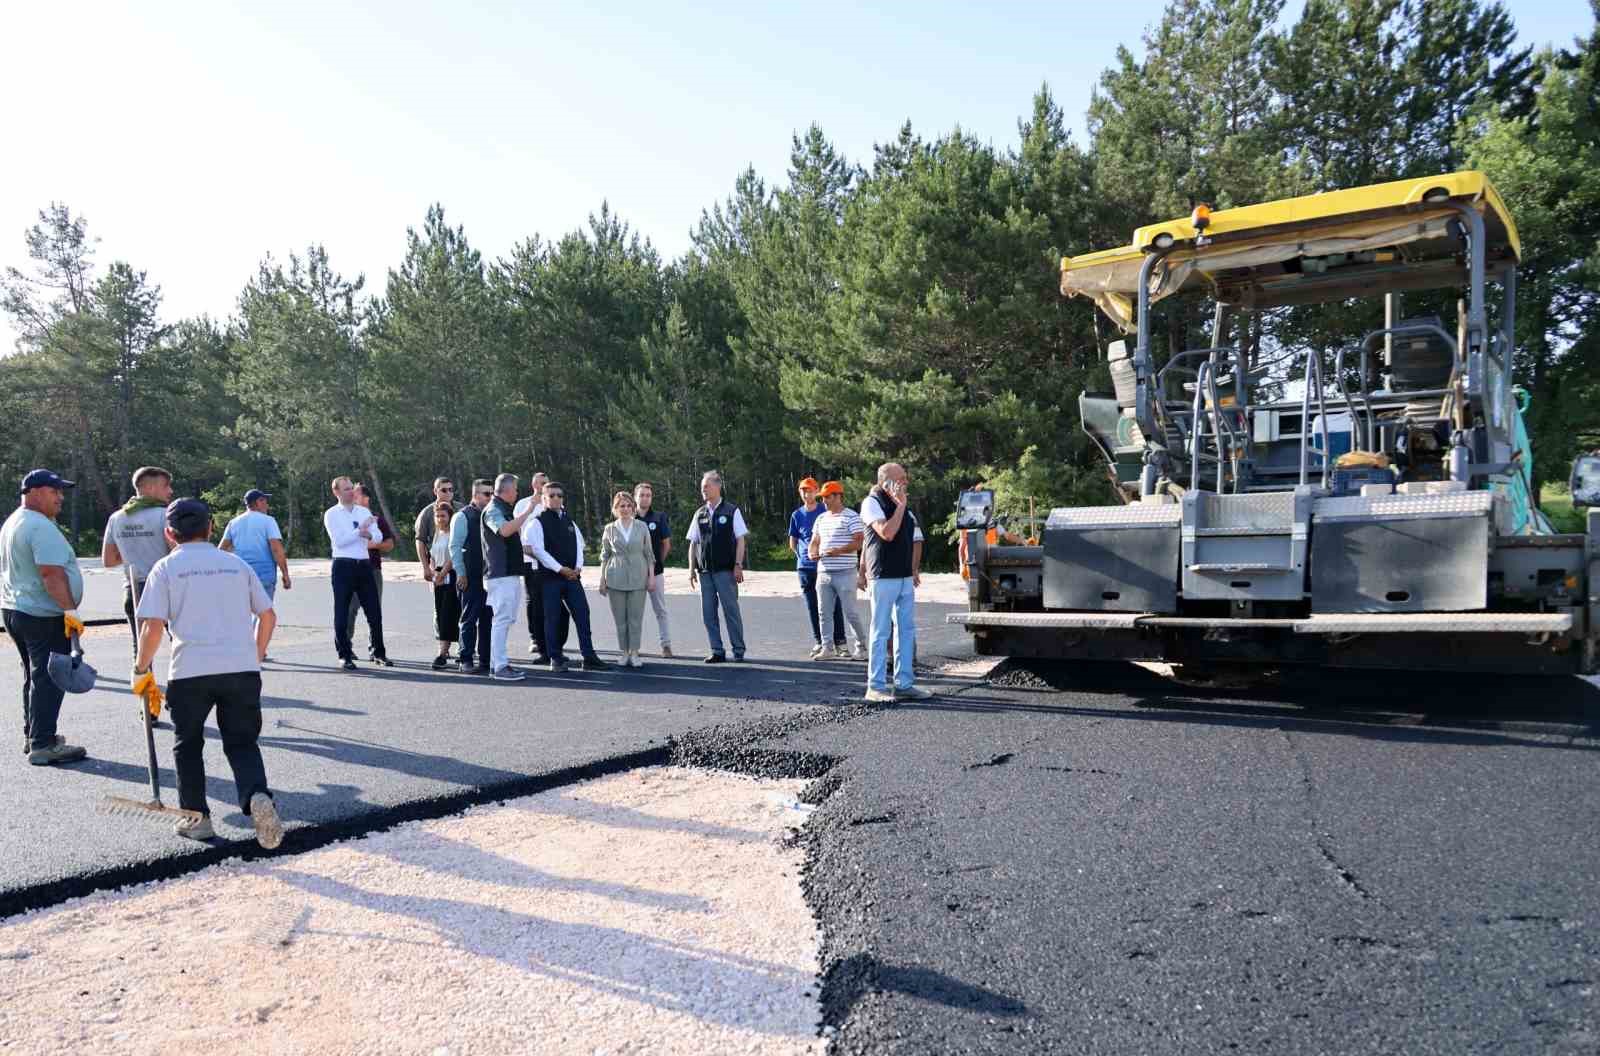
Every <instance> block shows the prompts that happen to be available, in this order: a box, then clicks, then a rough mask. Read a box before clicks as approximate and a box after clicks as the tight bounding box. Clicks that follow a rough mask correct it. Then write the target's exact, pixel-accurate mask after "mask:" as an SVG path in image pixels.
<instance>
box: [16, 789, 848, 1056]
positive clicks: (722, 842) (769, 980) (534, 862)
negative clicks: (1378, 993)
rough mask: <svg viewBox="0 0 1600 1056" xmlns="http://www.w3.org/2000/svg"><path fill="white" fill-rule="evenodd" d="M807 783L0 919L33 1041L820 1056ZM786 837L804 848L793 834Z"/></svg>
mask: <svg viewBox="0 0 1600 1056" xmlns="http://www.w3.org/2000/svg"><path fill="white" fill-rule="evenodd" d="M803 784H804V782H801V781H794V780H790V781H773V780H757V779H752V778H746V777H738V776H733V775H729V774H717V773H709V772H705V771H698V770H686V769H679V768H647V769H641V770H635V771H632V772H630V773H625V774H618V775H614V776H611V777H606V778H602V779H599V780H596V781H593V782H588V783H584V784H578V785H573V786H569V787H566V788H563V789H559V790H554V791H550V792H546V793H542V794H540V795H535V796H530V797H526V798H523V799H517V800H512V801H510V802H506V803H500V804H494V805H490V806H483V807H478V808H475V809H472V810H469V811H466V812H465V813H462V814H459V815H455V816H452V817H448V818H440V819H435V820H431V821H425V822H413V823H409V824H406V825H401V826H398V827H396V828H394V829H392V830H389V831H387V832H382V833H377V834H374V835H371V836H368V837H366V838H363V839H359V840H352V841H348V842H345V843H340V844H336V845H333V846H329V847H324V848H321V849H319V850H315V851H310V852H307V853H304V854H300V855H297V856H294V857H279V858H274V859H270V860H262V861H255V862H249V863H240V862H232V863H227V864H223V865H218V866H213V867H211V868H208V869H205V870H203V871H201V872H199V873H195V874H193V875H190V876H187V877H183V878H181V879H175V880H171V881H167V882H163V883H155V884H145V885H141V886H138V887H134V888H130V889H128V890H126V891H122V892H119V893H116V894H97V895H92V896H89V897H87V898H83V899H77V900H74V901H71V902H68V903H65V904H63V905H60V906H57V907H54V908H51V909H48V910H41V911H36V912H33V913H29V914H26V915H24V916H21V917H17V918H14V919H12V920H10V921H7V922H5V923H4V924H3V925H0V966H3V967H0V974H3V977H4V980H5V986H6V992H7V1000H6V1001H5V1002H4V1003H0V1037H3V1038H5V1044H4V1047H5V1050H6V1051H7V1052H17V1053H39V1054H46V1053H52V1054H53V1053H58V1052H62V1051H78V1052H95V1053H106V1054H119V1053H130V1054H132V1053H180V1052H194V1051H196V1050H197V1049H201V1048H206V1049H210V1050H212V1051H227V1052H273V1053H283V1054H293V1053H307V1054H324V1053H352V1054H354V1053H370V1052H380V1051H381V1052H393V1053H425V1054H442V1053H492V1052H519V1053H550V1054H558V1053H559V1054H566V1053H572V1052H577V1051H582V1052H607V1053H645V1052H649V1053H667V1054H673V1053H678V1054H685V1056H688V1054H696V1056H698V1054H707V1056H716V1054H723V1053H749V1052H761V1053H772V1054H777V1056H788V1054H794V1056H802V1054H814V1053H819V1052H820V1051H821V1049H822V1043H821V1042H820V1040H819V1039H818V1036H817V1035H818V1027H819V1022H818V1019H819V1012H818V1004H817V997H816V993H817V969H818V964H817V939H816V930H815V924H814V921H813V919H812V917H811V914H810V911H809V909H808V908H807V906H806V904H805V902H804V899H803V897H802V895H801V891H800V884H799V879H800V877H799V872H800V864H801V862H800V856H801V852H800V851H799V849H798V848H797V847H796V846H795V844H794V842H793V840H792V835H793V827H794V826H795V825H796V824H797V823H798V819H799V818H801V817H803V815H802V814H800V813H799V812H797V811H796V810H795V809H794V806H793V802H794V797H795V795H796V793H797V792H798V791H799V790H800V789H801V787H802V786H803ZM786 837H790V838H786Z"/></svg>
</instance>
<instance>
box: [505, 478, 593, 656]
mask: <svg viewBox="0 0 1600 1056" xmlns="http://www.w3.org/2000/svg"><path fill="white" fill-rule="evenodd" d="M565 504H566V489H564V488H563V487H562V486H561V485H560V484H557V483H555V482H554V481H552V482H550V483H548V484H546V485H545V486H544V501H543V502H542V503H541V504H540V505H541V506H543V507H544V508H543V510H542V511H541V512H540V514H539V516H537V517H530V518H528V523H527V525H526V527H525V528H524V530H523V549H524V550H525V551H526V552H527V553H528V554H530V555H531V556H532V557H533V559H534V561H536V562H537V563H538V564H539V566H540V568H542V569H543V570H544V571H545V573H546V575H545V577H544V582H543V589H544V633H545V639H546V641H553V642H556V646H555V648H556V651H555V653H554V654H552V655H551V657H550V670H552V671H565V670H566V668H567V658H566V657H565V656H564V655H563V654H562V646H561V643H560V640H559V639H558V638H557V637H556V634H557V628H556V621H557V619H558V618H559V616H560V615H561V614H563V613H565V612H571V614H572V622H573V624H574V625H575V626H576V627H577V628H578V649H579V651H580V652H581V653H582V654H583V669H584V670H585V671H603V670H605V669H606V668H608V667H610V666H611V665H610V664H608V663H606V662H605V661H604V660H602V659H600V656H599V654H598V653H596V652H595V651H594V641H593V639H592V638H591V637H590V634H589V598H588V596H587V595H585V594H584V592H583V533H582V532H581V531H579V530H578V526H577V525H576V524H575V523H573V520H572V518H571V517H569V516H567V511H566V510H565V509H563V508H562V507H563V506H564V505H565Z"/></svg>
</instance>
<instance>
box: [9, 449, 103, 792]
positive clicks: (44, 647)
mask: <svg viewBox="0 0 1600 1056" xmlns="http://www.w3.org/2000/svg"><path fill="white" fill-rule="evenodd" d="M72 486H73V482H72V481H70V480H63V479H62V478H61V477H59V476H57V475H56V474H54V473H52V472H50V471H49V470H48V469H36V470H34V471H33V472H32V473H29V474H28V475H27V476H26V477H23V478H22V505H21V506H19V507H17V509H16V511H15V512H13V513H12V514H11V516H10V517H7V518H6V522H5V526H4V527H3V528H0V617H3V618H4V622H5V628H6V634H7V635H8V636H10V638H11V640H12V641H13V642H15V643H16V645H17V653H18V655H19V656H21V658H22V742H23V751H25V752H27V754H28V762H30V763H32V764H33V765H34V766H50V765H52V764H55V763H71V762H76V761H77V760H79V759H82V758H83V757H84V756H86V755H88V754H89V753H88V752H86V751H84V750H83V749H82V748H80V747H78V746H77V745H74V744H68V743H66V739H65V738H63V737H60V736H58V735H57V734H56V720H57V719H58V718H59V717H60V715H61V701H62V699H63V693H62V691H61V687H60V686H58V685H56V684H55V682H54V681H53V680H52V679H51V678H50V674H49V671H48V666H49V663H50V654H51V653H65V652H68V651H69V650H70V649H71V648H72V646H71V643H70V641H69V637H70V636H71V635H74V634H82V633H83V621H82V620H80V619H78V603H79V602H81V601H82V600H83V573H82V572H80V571H79V570H78V558H77V555H76V554H74V553H73V552H72V544H71V543H69V542H67V537H66V536H65V535H62V534H61V529H60V528H58V527H56V515H57V514H59V513H60V512H61V503H62V501H63V500H64V499H65V497H66V490H67V489H68V488H70V487H72Z"/></svg>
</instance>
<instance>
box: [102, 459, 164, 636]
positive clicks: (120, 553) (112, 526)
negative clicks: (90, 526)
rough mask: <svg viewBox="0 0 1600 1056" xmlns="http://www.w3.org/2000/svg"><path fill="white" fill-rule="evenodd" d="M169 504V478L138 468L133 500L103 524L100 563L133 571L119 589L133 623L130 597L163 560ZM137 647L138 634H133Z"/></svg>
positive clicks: (159, 470)
mask: <svg viewBox="0 0 1600 1056" xmlns="http://www.w3.org/2000/svg"><path fill="white" fill-rule="evenodd" d="M171 501H172V474H171V473H168V472H167V471H166V470H164V469H162V468H161V467H160V466H140V467H139V468H138V469H136V470H134V472H133V497H132V498H131V499H129V500H128V501H127V502H126V503H124V504H123V505H122V506H121V507H120V508H118V509H117V510H114V511H113V512H112V514H111V517H110V519H109V520H107V521H106V532H105V541H104V542H103V543H101V544H100V562H101V564H103V565H104V566H105V567H106V568H119V567H121V566H122V565H124V564H126V565H127V566H128V567H129V568H130V569H132V570H133V583H132V584H127V583H124V584H123V587H122V611H123V612H124V613H126V614H127V616H128V623H129V624H130V625H131V624H132V623H133V596H134V594H135V593H136V592H138V591H142V590H144V581H145V578H146V577H147V576H149V575H150V570H151V569H152V568H154V567H155V565H156V562H157V561H160V560H161V559H162V558H163V557H166V556H167V537H166V520H165V518H166V509H167V503H169V502H171ZM134 637H135V643H134V647H135V648H137V647H138V642H137V638H138V634H137V631H136V632H135V634H134Z"/></svg>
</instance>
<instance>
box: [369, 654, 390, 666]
mask: <svg viewBox="0 0 1600 1056" xmlns="http://www.w3.org/2000/svg"><path fill="white" fill-rule="evenodd" d="M371 659H372V662H373V663H375V664H377V665H378V666H379V667H393V666H394V661H393V660H390V659H389V658H388V657H387V656H374V657H372V658H371Z"/></svg>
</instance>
